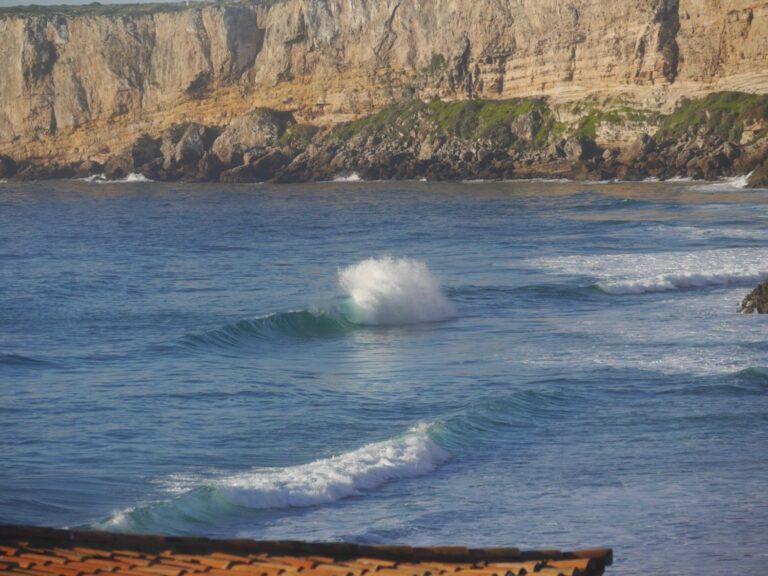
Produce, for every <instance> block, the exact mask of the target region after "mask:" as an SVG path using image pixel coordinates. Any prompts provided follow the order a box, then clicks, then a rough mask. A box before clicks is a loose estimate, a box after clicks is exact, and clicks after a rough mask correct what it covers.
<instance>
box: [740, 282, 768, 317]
mask: <svg viewBox="0 0 768 576" xmlns="http://www.w3.org/2000/svg"><path fill="white" fill-rule="evenodd" d="M739 311H740V312H741V313H742V314H752V313H754V312H757V313H758V314H768V280H766V281H765V282H763V283H762V284H760V286H758V287H757V288H755V289H754V290H752V292H750V293H749V294H747V297H746V298H744V300H743V301H742V302H741V310H739Z"/></svg>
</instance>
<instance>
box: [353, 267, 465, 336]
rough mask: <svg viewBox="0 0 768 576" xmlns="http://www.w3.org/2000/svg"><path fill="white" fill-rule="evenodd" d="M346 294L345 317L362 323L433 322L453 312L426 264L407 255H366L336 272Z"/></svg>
mask: <svg viewBox="0 0 768 576" xmlns="http://www.w3.org/2000/svg"><path fill="white" fill-rule="evenodd" d="M338 280H339V286H340V287H341V289H342V290H343V291H344V292H345V293H347V294H348V295H349V298H350V304H351V305H350V306H348V307H347V308H345V309H344V310H343V313H344V315H345V316H346V317H347V319H348V320H349V321H351V322H353V323H355V324H363V325H397V324H417V323H420V322H437V321H440V320H446V319H448V318H452V317H454V316H455V315H456V309H455V308H454V306H453V305H452V304H451V303H450V302H449V301H448V299H447V298H446V297H445V294H443V290H442V288H441V287H440V282H439V281H438V280H437V278H436V277H435V276H434V275H433V274H432V272H431V271H430V270H429V268H428V267H427V265H426V264H425V263H424V262H421V261H419V260H414V259H411V258H393V257H391V256H387V257H384V258H369V259H367V260H363V261H362V262H359V263H358V264H354V265H352V266H349V267H347V268H344V269H342V270H339V273H338Z"/></svg>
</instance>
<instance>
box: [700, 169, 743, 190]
mask: <svg viewBox="0 0 768 576" xmlns="http://www.w3.org/2000/svg"><path fill="white" fill-rule="evenodd" d="M750 176H752V173H751V172H750V173H749V174H743V175H741V176H734V177H733V178H722V179H720V180H718V181H716V182H711V183H708V184H702V185H701V186H696V189H697V190H701V191H702V192H727V191H728V190H742V189H743V188H746V187H747V184H749V177H750Z"/></svg>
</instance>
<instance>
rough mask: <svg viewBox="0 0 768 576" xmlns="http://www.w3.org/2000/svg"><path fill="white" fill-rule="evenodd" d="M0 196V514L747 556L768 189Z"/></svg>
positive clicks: (364, 189)
mask: <svg viewBox="0 0 768 576" xmlns="http://www.w3.org/2000/svg"><path fill="white" fill-rule="evenodd" d="M742 185H743V182H741V181H723V182H716V183H704V182H685V181H679V182H643V183H632V184H629V183H569V182H539V181H528V182H496V183H483V182H471V183H470V182H467V183H435V182H360V181H358V182H355V181H351V182H329V183H319V184H306V185H295V186H294V185H283V186H271V185H224V184H182V183H177V184H161V183H153V182H142V181H140V180H139V179H131V181H129V182H124V183H99V182H83V181H71V182H70V181H60V182H36V183H0V450H1V451H2V455H3V456H2V466H0V522H2V523H25V524H39V525H45V526H55V527H89V528H95V529H106V530H115V531H130V532H156V533H163V534H176V535H182V534H183V535H190V534H193V535H206V536H211V537H247V538H256V539H276V538H282V539H305V540H313V541H337V540H343V541H350V542H358V543H395V542H398V543H408V544H413V545H418V544H466V545H469V546H494V545H510V546H519V547H524V548H538V547H546V548H552V547H559V548H562V549H573V548H584V547H593V546H610V547H613V548H614V553H615V566H614V567H613V568H612V569H611V574H621V575H640V574H666V575H690V574H694V573H695V574H699V575H710V574H711V575H714V574H736V573H760V572H761V571H763V570H764V569H765V566H766V564H767V563H768V551H766V546H765V543H766V536H768V323H766V318H765V317H762V316H758V315H754V316H746V315H740V314H738V313H737V311H738V305H739V303H740V301H741V299H742V298H743V297H744V296H745V295H746V294H747V293H748V292H749V291H750V290H751V289H752V288H754V286H755V285H756V284H757V283H758V282H759V281H760V280H762V279H765V278H768V191H766V190H762V191H760V190H757V191H750V190H746V189H743V188H741V186H742Z"/></svg>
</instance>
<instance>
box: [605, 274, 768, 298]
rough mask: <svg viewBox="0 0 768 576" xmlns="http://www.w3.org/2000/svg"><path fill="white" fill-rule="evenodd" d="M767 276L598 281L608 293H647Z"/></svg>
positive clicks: (754, 281)
mask: <svg viewBox="0 0 768 576" xmlns="http://www.w3.org/2000/svg"><path fill="white" fill-rule="evenodd" d="M765 278H768V270H766V271H765V272H761V273H757V274H738V273H735V274H734V273H730V274H728V273H711V274H660V275H658V276H654V277H652V278H640V279H637V280H624V281H610V282H598V283H597V286H598V288H600V289H601V290H602V291H603V292H606V293H608V294H645V293H648V292H669V291H671V290H685V289H692V288H707V287H715V286H732V285H741V284H750V283H752V284H757V283H759V282H761V281H762V280H764V279H765Z"/></svg>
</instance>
